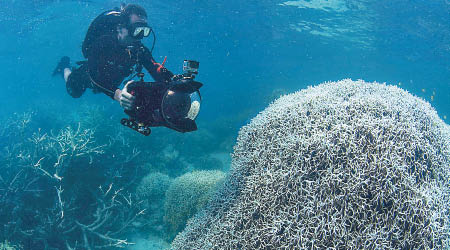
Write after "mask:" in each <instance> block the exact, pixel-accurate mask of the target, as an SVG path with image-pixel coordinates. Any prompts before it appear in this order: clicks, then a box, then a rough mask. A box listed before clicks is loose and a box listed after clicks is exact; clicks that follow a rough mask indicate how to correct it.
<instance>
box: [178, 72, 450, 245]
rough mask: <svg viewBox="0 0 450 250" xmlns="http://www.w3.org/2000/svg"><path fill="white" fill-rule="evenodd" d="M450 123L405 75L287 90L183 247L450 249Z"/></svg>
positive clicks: (183, 238) (249, 132)
mask: <svg viewBox="0 0 450 250" xmlns="http://www.w3.org/2000/svg"><path fill="white" fill-rule="evenodd" d="M449 166H450V128H449V126H448V125H447V124H445V123H444V122H443V121H442V120H441V119H440V118H439V117H438V115H437V113H436V111H435V110H434V109H433V108H432V107H431V106H430V104H429V103H427V102H425V101H423V100H421V99H419V98H417V97H414V96H412V95H411V94H409V93H408V92H406V91H404V90H401V89H399V88H397V87H395V86H387V85H385V84H378V83H366V82H364V81H351V80H343V81H339V82H329V83H325V84H321V85H318V86H316V87H310V88H308V89H306V90H302V91H300V92H296V93H294V94H290V95H286V96H283V97H281V98H279V99H278V100H277V101H275V102H274V103H272V104H271V105H270V106H269V107H268V108H266V109H265V110H264V111H263V112H261V113H260V114H259V115H258V116H257V117H256V118H254V119H253V120H252V121H251V123H250V124H248V125H247V126H244V127H243V128H242V129H241V131H240V132H239V137H238V142H237V144H236V145H235V147H234V153H233V161H232V168H231V171H230V175H229V176H228V177H227V179H226V181H225V183H224V185H223V188H222V189H221V190H220V191H219V192H218V193H217V194H216V195H215V197H214V198H213V200H212V201H211V202H210V203H209V204H208V206H207V207H206V208H205V209H204V210H203V211H202V212H200V213H198V214H197V215H196V216H195V217H193V218H192V219H191V220H189V222H188V224H187V226H186V228H185V230H184V231H183V232H181V233H180V234H178V235H177V237H176V238H175V240H174V241H173V243H172V249H447V247H448V246H449V226H450V225H449V205H450V203H449V202H450V200H449V199H450V195H449V181H448V180H449Z"/></svg>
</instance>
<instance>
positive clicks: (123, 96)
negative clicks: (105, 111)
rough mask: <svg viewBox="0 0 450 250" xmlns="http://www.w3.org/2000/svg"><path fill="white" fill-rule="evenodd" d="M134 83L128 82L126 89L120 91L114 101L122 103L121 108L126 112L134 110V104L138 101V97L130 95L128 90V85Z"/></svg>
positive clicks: (115, 95)
mask: <svg viewBox="0 0 450 250" xmlns="http://www.w3.org/2000/svg"><path fill="white" fill-rule="evenodd" d="M132 82H133V81H129V82H127V84H125V87H123V89H122V90H120V89H118V90H116V93H115V94H114V99H116V100H117V101H118V102H119V103H120V106H121V107H122V108H124V109H126V110H130V109H132V108H133V107H134V102H135V100H136V97H135V96H133V95H132V94H130V93H128V90H127V87H128V85H129V84H130V83H132Z"/></svg>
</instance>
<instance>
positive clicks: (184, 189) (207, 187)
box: [164, 170, 225, 238]
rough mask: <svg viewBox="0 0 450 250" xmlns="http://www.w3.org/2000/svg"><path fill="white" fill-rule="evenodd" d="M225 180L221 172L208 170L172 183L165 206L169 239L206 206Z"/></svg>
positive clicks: (165, 219)
mask: <svg viewBox="0 0 450 250" xmlns="http://www.w3.org/2000/svg"><path fill="white" fill-rule="evenodd" d="M224 178H225V174H224V173H223V172H221V171H217V170H206V171H194V172H190V173H186V174H184V175H182V176H180V177H177V178H176V179H175V180H174V181H173V182H172V184H171V185H170V187H169V189H168V190H167V193H166V201H165V205H164V211H165V216H164V221H165V223H166V224H167V226H168V236H169V238H173V237H174V236H175V235H176V234H177V233H178V232H179V231H181V230H182V229H183V228H184V226H185V225H186V221H187V220H188V219H189V218H191V217H192V216H193V215H194V214H195V213H196V212H197V211H199V210H200V209H201V208H203V207H204V206H205V204H206V203H207V201H208V200H209V199H210V198H211V196H212V194H213V192H214V191H216V187H217V185H218V184H219V183H221V181H222V180H223V179H224Z"/></svg>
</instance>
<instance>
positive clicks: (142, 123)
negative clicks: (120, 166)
mask: <svg viewBox="0 0 450 250" xmlns="http://www.w3.org/2000/svg"><path fill="white" fill-rule="evenodd" d="M150 34H153V45H152V48H151V49H148V48H147V47H146V46H144V45H143V43H142V41H141V40H142V39H143V38H145V37H148V36H149V35H150ZM155 40H156V36H155V34H154V32H153V30H152V28H151V27H150V26H149V25H148V23H147V13H146V11H145V9H144V8H143V7H141V6H139V5H137V4H127V5H122V6H121V8H120V9H119V8H116V9H114V10H111V11H106V12H103V13H102V14H100V15H99V16H98V17H97V18H95V19H94V21H93V22H92V23H91V24H90V26H89V29H88V31H87V33H86V37H85V39H84V41H83V44H82V53H83V56H84V57H85V58H86V59H87V60H86V61H81V62H77V64H78V65H79V66H78V67H77V68H72V67H71V65H70V58H69V57H67V56H64V57H62V58H61V60H60V61H59V63H58V65H57V66H56V68H55V70H54V71H53V75H54V76H55V75H61V76H62V77H63V78H64V80H65V82H66V89H67V92H68V93H69V95H71V96H72V97H74V98H79V97H81V96H82V95H83V93H84V92H85V91H86V89H87V88H90V89H92V91H93V92H94V93H104V94H106V95H108V96H109V97H111V98H112V99H113V100H115V101H117V102H118V103H119V104H120V106H121V107H122V108H123V109H124V111H125V113H126V114H128V115H129V117H130V119H122V121H121V123H122V124H123V125H125V126H128V127H130V128H132V129H134V130H136V131H138V132H140V133H142V134H144V135H149V134H150V127H155V126H166V127H168V128H171V129H174V130H177V131H179V132H190V131H194V130H196V129H197V127H196V125H195V122H194V120H195V118H196V116H197V115H198V111H199V107H200V102H201V97H200V92H199V90H198V89H199V88H200V87H201V86H202V84H201V83H199V82H196V81H194V77H195V74H197V73H198V71H197V69H198V65H199V64H198V62H196V61H189V60H185V62H184V65H183V70H184V71H185V73H184V74H181V75H174V74H173V73H172V72H170V71H169V70H168V69H167V68H165V67H164V63H165V60H166V59H164V62H163V63H162V64H160V63H157V62H156V61H155V59H154V58H153V56H152V51H153V47H154V45H155ZM142 68H145V69H146V70H147V71H148V72H149V73H150V75H151V76H152V77H153V79H154V80H155V81H156V82H153V83H150V82H144V80H143V79H144V74H143V73H142V72H141V71H142ZM130 75H131V77H130V78H129V79H127V80H126V81H124V79H125V78H126V77H128V76H130ZM136 76H138V77H140V81H133V80H131V79H133V78H134V77H136ZM122 82H124V87H123V88H122V89H120V88H119V86H120V85H121V84H122Z"/></svg>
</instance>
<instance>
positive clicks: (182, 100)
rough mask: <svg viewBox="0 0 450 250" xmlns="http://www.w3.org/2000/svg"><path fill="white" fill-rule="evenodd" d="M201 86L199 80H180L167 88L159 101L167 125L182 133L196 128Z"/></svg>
mask: <svg viewBox="0 0 450 250" xmlns="http://www.w3.org/2000/svg"><path fill="white" fill-rule="evenodd" d="M202 86H203V84H201V83H200V82H196V81H192V80H180V81H178V82H177V83H176V84H174V85H172V86H170V87H169V88H168V89H167V91H166V93H165V94H164V96H163V98H162V101H161V115H162V117H163V119H164V121H165V123H166V124H165V125H166V126H167V127H169V128H171V129H174V130H176V131H178V132H183V133H184V132H191V131H195V130H197V125H196V124H195V118H197V116H198V113H199V112H200V105H201V96H200V92H199V88H200V87H202Z"/></svg>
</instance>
